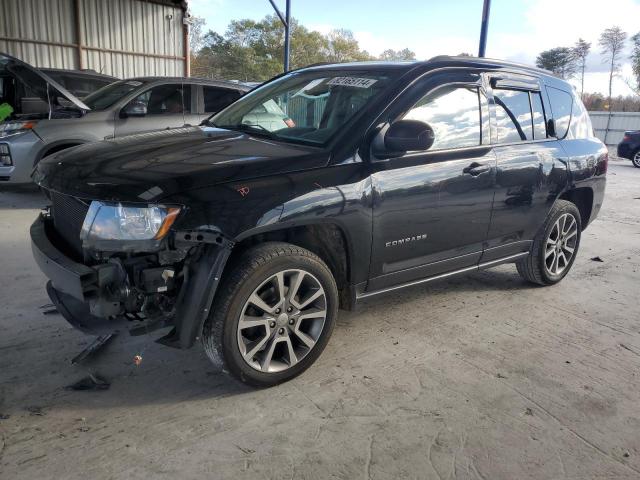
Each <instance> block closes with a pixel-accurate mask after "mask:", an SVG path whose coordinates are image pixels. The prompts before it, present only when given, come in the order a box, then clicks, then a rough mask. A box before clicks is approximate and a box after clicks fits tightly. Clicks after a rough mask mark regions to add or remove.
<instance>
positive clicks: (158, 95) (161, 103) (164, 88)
mask: <svg viewBox="0 0 640 480" xmlns="http://www.w3.org/2000/svg"><path fill="white" fill-rule="evenodd" d="M186 88H187V89H188V90H189V92H190V90H191V87H190V86H189V85H187V86H186ZM182 90H183V87H182V85H178V84H176V85H159V86H157V87H153V88H151V89H149V90H147V91H146V92H144V93H142V94H140V95H138V96H137V97H136V98H135V100H133V102H140V103H141V104H144V105H145V106H146V107H147V114H148V115H164V114H175V113H183V110H184V108H183V103H182V102H183V99H182ZM190 101H191V96H190V95H189V102H190ZM189 105H190V103H189Z"/></svg>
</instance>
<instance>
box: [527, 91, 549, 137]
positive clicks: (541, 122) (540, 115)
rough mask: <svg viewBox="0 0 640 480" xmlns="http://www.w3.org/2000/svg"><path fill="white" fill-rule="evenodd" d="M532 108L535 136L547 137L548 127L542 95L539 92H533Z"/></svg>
mask: <svg viewBox="0 0 640 480" xmlns="http://www.w3.org/2000/svg"><path fill="white" fill-rule="evenodd" d="M531 110H532V111H533V138H535V139H536V140H540V139H542V138H547V127H546V123H545V118H544V107H543V106H542V97H541V96H540V93H538V92H531Z"/></svg>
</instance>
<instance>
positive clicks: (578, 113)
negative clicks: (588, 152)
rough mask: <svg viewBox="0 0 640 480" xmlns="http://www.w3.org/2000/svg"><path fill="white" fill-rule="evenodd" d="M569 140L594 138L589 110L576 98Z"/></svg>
mask: <svg viewBox="0 0 640 480" xmlns="http://www.w3.org/2000/svg"><path fill="white" fill-rule="evenodd" d="M568 137H569V138H589V137H593V126H592V125H591V118H589V113H587V109H586V108H584V104H583V103H582V101H581V100H580V99H579V98H578V97H575V98H574V100H573V108H572V109H571V123H570V124H569V135H568Z"/></svg>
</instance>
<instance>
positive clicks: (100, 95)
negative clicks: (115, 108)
mask: <svg viewBox="0 0 640 480" xmlns="http://www.w3.org/2000/svg"><path fill="white" fill-rule="evenodd" d="M141 85H142V82H138V81H137V80H125V81H122V82H115V83H112V84H110V85H107V86H106V87H103V88H101V89H100V90H98V91H97V92H94V93H92V94H91V95H89V96H87V97H86V98H85V99H84V103H85V104H86V105H87V106H88V107H89V108H90V109H91V110H105V109H107V108H109V107H110V106H112V105H113V104H114V103H116V102H117V101H118V100H120V99H121V98H123V97H125V96H127V95H128V94H129V93H131V92H133V91H134V90H135V89H137V88H138V87H140V86H141Z"/></svg>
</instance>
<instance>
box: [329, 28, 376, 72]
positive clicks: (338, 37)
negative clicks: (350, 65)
mask: <svg viewBox="0 0 640 480" xmlns="http://www.w3.org/2000/svg"><path fill="white" fill-rule="evenodd" d="M327 39H328V41H329V51H328V55H327V61H329V62H336V63H340V62H358V61H364V60H372V57H371V55H369V53H368V52H367V51H366V50H360V45H358V41H357V40H356V38H355V37H354V36H353V32H351V30H345V29H342V28H340V29H336V30H331V31H330V32H329V35H327Z"/></svg>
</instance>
